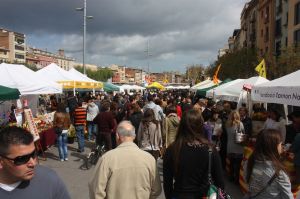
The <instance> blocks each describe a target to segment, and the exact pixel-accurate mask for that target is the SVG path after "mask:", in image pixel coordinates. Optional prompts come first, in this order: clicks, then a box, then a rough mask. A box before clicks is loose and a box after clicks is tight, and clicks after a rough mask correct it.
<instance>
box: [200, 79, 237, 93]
mask: <svg viewBox="0 0 300 199" xmlns="http://www.w3.org/2000/svg"><path fill="white" fill-rule="evenodd" d="M231 81H232V80H231V79H230V78H227V79H225V80H224V81H219V83H218V84H214V85H213V86H210V87H206V88H200V89H198V90H197V91H196V95H199V96H204V97H205V96H206V93H207V91H209V90H211V89H214V88H217V87H219V86H221V85H223V84H225V83H228V82H231Z"/></svg>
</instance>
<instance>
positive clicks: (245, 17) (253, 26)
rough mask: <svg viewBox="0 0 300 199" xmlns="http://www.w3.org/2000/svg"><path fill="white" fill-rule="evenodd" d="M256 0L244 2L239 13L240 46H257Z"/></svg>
mask: <svg viewBox="0 0 300 199" xmlns="http://www.w3.org/2000/svg"><path fill="white" fill-rule="evenodd" d="M257 9H258V0H251V1H250V2H248V3H246V4H245V6H244V8H243V10H242V13H241V31H240V35H241V36H240V37H241V38H240V39H241V47H243V48H255V47H256V46H257V26H258V19H257V18H258V16H257Z"/></svg>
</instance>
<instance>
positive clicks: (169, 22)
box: [0, 0, 246, 64]
mask: <svg viewBox="0 0 300 199" xmlns="http://www.w3.org/2000/svg"><path fill="white" fill-rule="evenodd" d="M245 2H246V0H87V15H92V16H93V17H94V18H93V19H92V20H91V21H89V20H88V22H87V33H88V35H87V50H88V55H89V56H90V58H91V59H92V60H93V61H97V59H99V60H98V62H101V56H102V58H103V56H106V57H109V58H110V59H112V60H111V62H113V58H114V57H115V58H116V59H118V60H133V59H136V60H145V58H146V57H145V53H144V51H145V49H146V43H147V41H148V40H149V41H150V51H151V54H152V59H156V60H168V59H169V60H170V62H172V59H173V58H174V56H176V57H177V58H178V57H180V56H181V57H184V58H187V57H191V59H199V60H198V61H199V62H208V61H207V60H211V59H212V57H213V54H214V56H215V55H216V53H217V50H218V48H222V47H223V46H224V44H225V43H226V42H227V38H228V36H229V35H230V34H232V31H233V29H234V28H238V27H239V18H240V12H241V9H242V7H243V5H244V3H245ZM0 7H1V12H0V27H4V28H8V29H12V30H14V31H17V32H23V33H25V34H26V35H29V38H30V39H31V38H33V39H32V40H34V41H36V43H37V44H36V45H38V44H44V46H43V47H44V48H49V49H59V48H64V49H66V52H67V53H69V55H71V56H75V57H76V58H78V60H80V59H81V56H79V55H80V51H81V50H82V49H81V48H82V44H81V42H82V23H83V13H82V12H78V11H76V10H75V8H77V7H83V0H1V3H0ZM47 37H49V38H54V39H56V40H57V41H56V42H48V43H47V42H45V41H41V42H40V43H39V42H38V41H39V38H41V40H47V39H46V38H47ZM45 45H49V46H45ZM37 47H38V46H37ZM100 55H101V56H100ZM204 55H205V56H207V58H206V60H205V56H204ZM107 59H108V58H107ZM187 61H188V60H187ZM97 64H99V63H97Z"/></svg>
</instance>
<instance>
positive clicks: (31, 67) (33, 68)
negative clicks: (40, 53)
mask: <svg viewBox="0 0 300 199" xmlns="http://www.w3.org/2000/svg"><path fill="white" fill-rule="evenodd" d="M23 65H24V66H26V67H27V68H29V69H30V70H33V71H38V68H37V67H36V65H35V64H27V63H25V64H23Z"/></svg>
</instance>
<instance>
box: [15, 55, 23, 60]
mask: <svg viewBox="0 0 300 199" xmlns="http://www.w3.org/2000/svg"><path fill="white" fill-rule="evenodd" d="M15 57H16V58H17V59H24V58H25V56H24V55H19V54H16V55H15Z"/></svg>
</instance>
